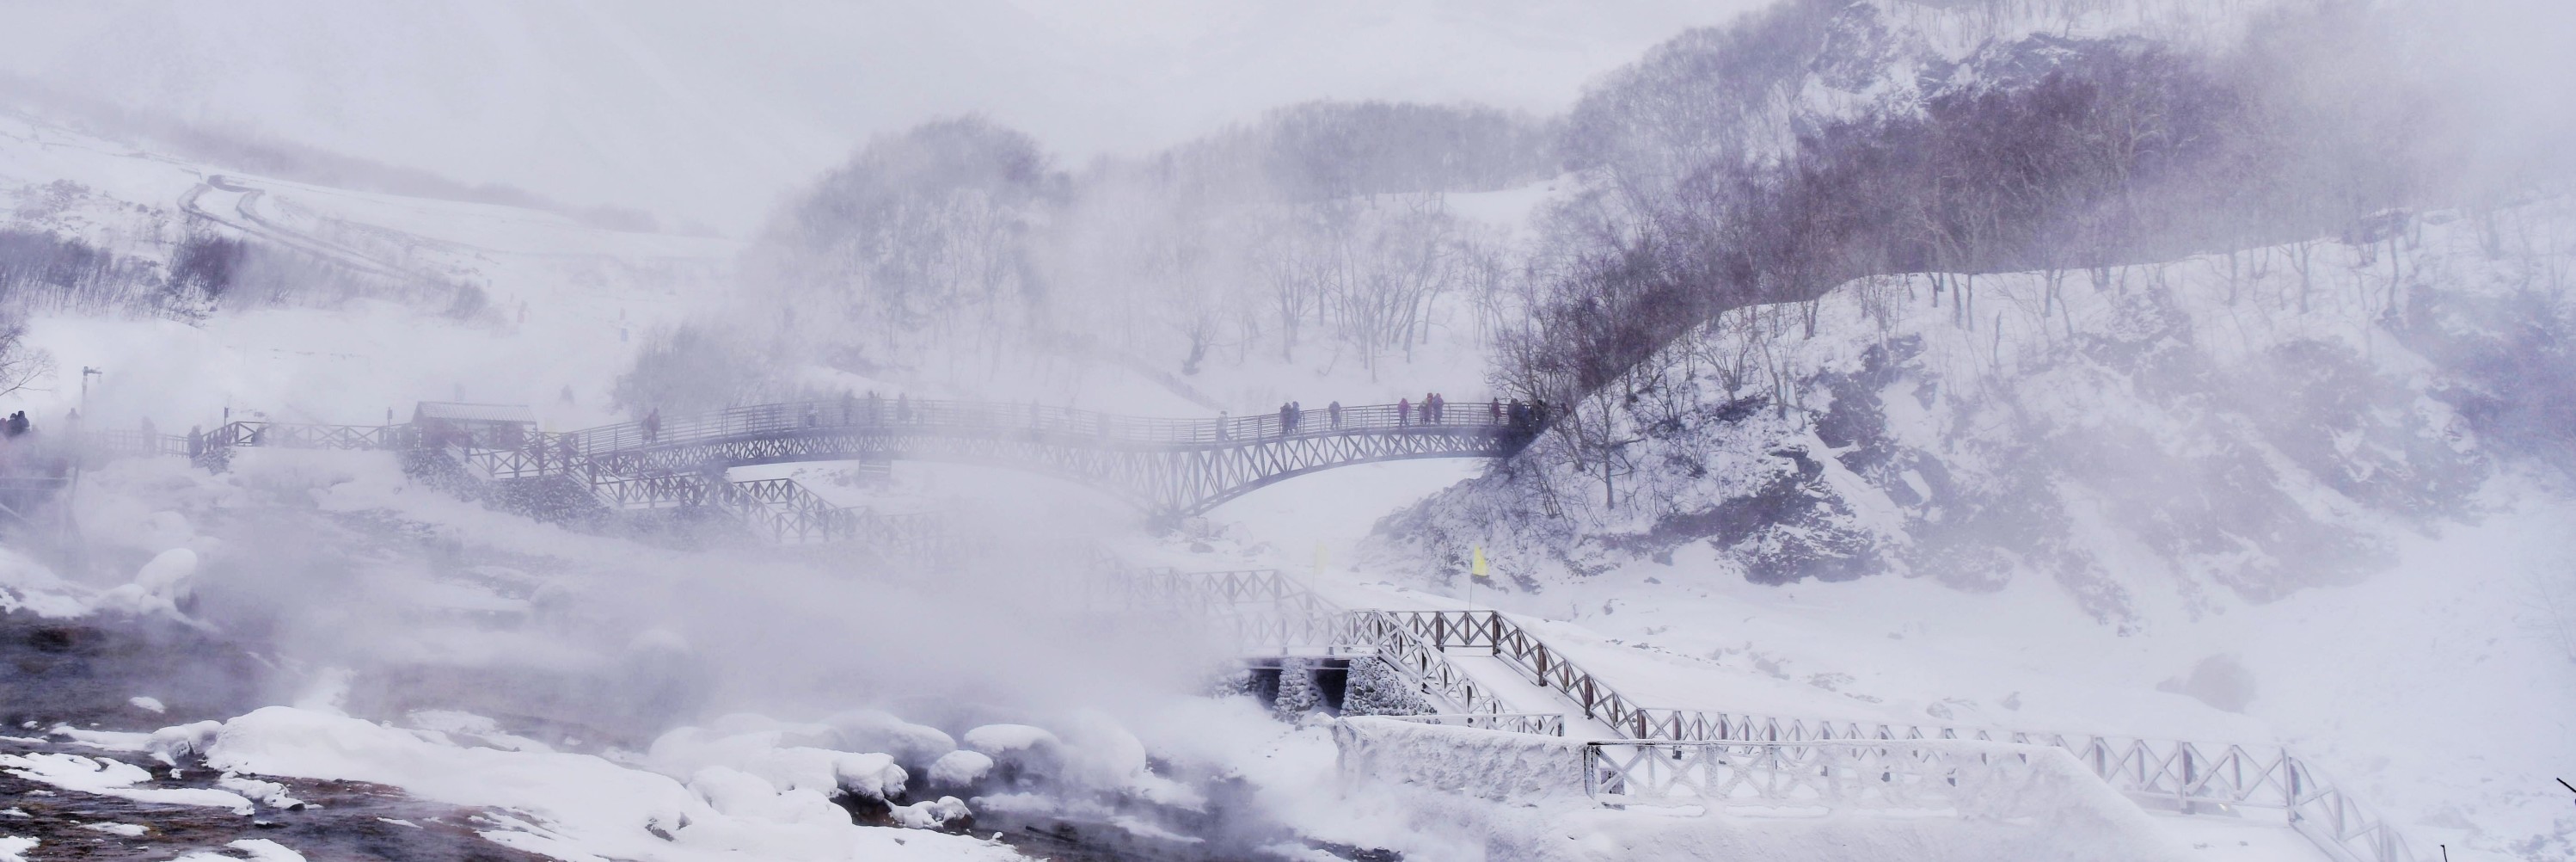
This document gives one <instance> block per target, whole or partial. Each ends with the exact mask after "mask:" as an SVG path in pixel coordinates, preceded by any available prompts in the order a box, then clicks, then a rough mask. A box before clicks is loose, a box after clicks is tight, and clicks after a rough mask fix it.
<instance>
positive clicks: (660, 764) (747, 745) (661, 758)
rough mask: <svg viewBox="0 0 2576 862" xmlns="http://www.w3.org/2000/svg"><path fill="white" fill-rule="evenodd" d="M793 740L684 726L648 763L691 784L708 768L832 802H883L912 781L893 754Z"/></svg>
mask: <svg viewBox="0 0 2576 862" xmlns="http://www.w3.org/2000/svg"><path fill="white" fill-rule="evenodd" d="M824 735H828V732H826V733H825V734H824ZM789 736H790V731H787V730H760V731H752V732H748V733H731V734H728V733H724V732H723V731H721V730H715V729H708V728H696V727H683V728H679V729H677V730H673V731H671V732H669V733H665V734H663V735H662V736H661V738H659V739H656V740H654V741H653V747H652V750H651V751H650V752H649V753H648V754H647V755H646V756H645V764H646V765H647V766H650V767H651V768H652V769H653V770H654V771H656V772H660V773H662V774H664V775H672V776H680V775H687V776H692V778H691V780H692V781H695V780H696V776H700V775H702V774H703V773H704V771H705V770H707V769H709V768H713V767H723V768H726V769H729V770H734V771H739V772H742V773H746V774H749V775H753V776H757V777H758V778H759V779H760V780H762V781H763V782H765V783H766V784H767V785H768V786H770V787H771V788H772V790H771V791H770V792H772V793H781V792H791V791H800V790H802V791H812V792H815V793H819V794H823V795H824V796H825V797H826V798H828V797H829V796H830V795H832V794H836V793H840V792H843V791H847V792H849V793H853V794H856V795H859V796H863V797H866V798H869V799H877V800H885V799H889V798H891V797H893V796H897V795H900V794H901V793H902V792H903V785H904V781H905V780H906V779H907V778H908V777H909V776H908V775H907V774H906V773H905V772H904V770H903V767H901V766H897V765H895V762H894V757H893V756H892V755H888V754H882V753H866V754H858V753H852V752H847V751H834V750H831V749H828V748H815V747H811V746H803V745H786V744H783V743H786V742H792V741H799V740H794V739H789V738H788V737H789Z"/></svg>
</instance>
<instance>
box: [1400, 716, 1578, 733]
mask: <svg viewBox="0 0 2576 862" xmlns="http://www.w3.org/2000/svg"><path fill="white" fill-rule="evenodd" d="M1378 717H1379V718H1392V719H1395V720H1397V721H1410V722H1415V723H1418V724H1443V725H1449V726H1452V727H1473V728H1479V729H1483V730H1500V731H1505V732H1509V733H1535V734H1538V735H1541V736H1564V735H1565V716H1564V715H1563V714H1562V713H1554V712H1442V713H1432V714H1429V715H1382V716H1378Z"/></svg>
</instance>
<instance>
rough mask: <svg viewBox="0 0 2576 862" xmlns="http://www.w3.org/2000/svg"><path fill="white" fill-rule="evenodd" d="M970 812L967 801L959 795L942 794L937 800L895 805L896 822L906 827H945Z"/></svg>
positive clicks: (964, 817) (963, 817)
mask: <svg viewBox="0 0 2576 862" xmlns="http://www.w3.org/2000/svg"><path fill="white" fill-rule="evenodd" d="M969 813H970V812H968V811H967V810H966V803H964V802H961V801H959V800H958V799H957V797H954V796H942V797H939V798H938V799H936V800H931V801H926V802H915V803H913V804H911V805H897V806H895V808H894V822H895V825H897V826H901V827H904V828H906V829H943V828H946V827H947V826H948V825H949V824H951V823H955V822H957V821H960V820H964V819H966V817H967V815H968V814H969Z"/></svg>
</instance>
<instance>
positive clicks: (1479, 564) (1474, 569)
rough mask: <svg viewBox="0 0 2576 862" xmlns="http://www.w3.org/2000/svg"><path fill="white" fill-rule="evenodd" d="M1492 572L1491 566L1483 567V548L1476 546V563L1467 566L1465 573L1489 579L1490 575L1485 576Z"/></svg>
mask: <svg viewBox="0 0 2576 862" xmlns="http://www.w3.org/2000/svg"><path fill="white" fill-rule="evenodd" d="M1492 570H1493V568H1492V567H1491V566H1487V565H1485V546H1483V545H1478V546H1476V561H1475V562H1474V563H1471V564H1469V565H1468V566H1467V573H1468V574H1471V575H1475V576H1476V577H1479V578H1484V577H1491V575H1487V574H1486V572H1489V571H1492Z"/></svg>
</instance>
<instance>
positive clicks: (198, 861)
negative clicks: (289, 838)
mask: <svg viewBox="0 0 2576 862" xmlns="http://www.w3.org/2000/svg"><path fill="white" fill-rule="evenodd" d="M224 846H226V847H229V848H232V849H234V850H238V851H241V854H242V855H239V856H226V855H224V854H221V853H216V852H212V851H206V850H200V851H197V852H194V853H190V854H188V855H185V856H181V857H179V858H177V859H174V860H171V862H241V860H249V862H304V854H302V853H297V852H295V851H294V850H293V849H292V848H289V847H287V846H286V845H284V844H279V843H277V842H275V841H270V840H268V839H266V838H244V839H242V840H239V841H235V842H233V843H231V844H226V845H224Z"/></svg>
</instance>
